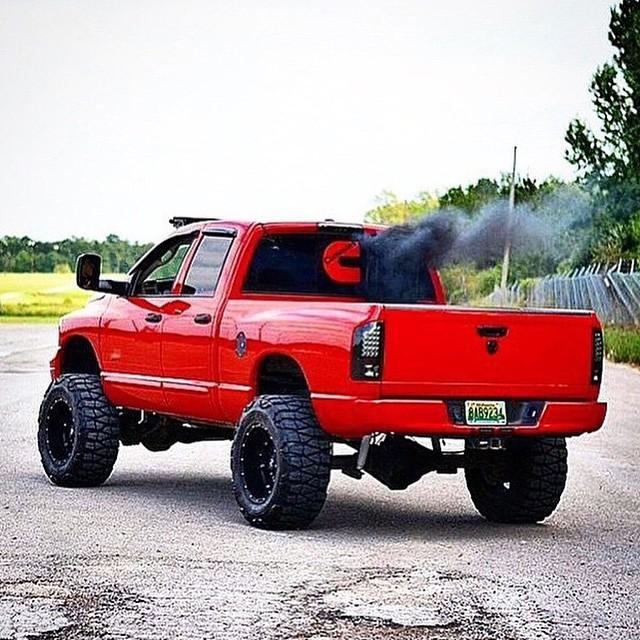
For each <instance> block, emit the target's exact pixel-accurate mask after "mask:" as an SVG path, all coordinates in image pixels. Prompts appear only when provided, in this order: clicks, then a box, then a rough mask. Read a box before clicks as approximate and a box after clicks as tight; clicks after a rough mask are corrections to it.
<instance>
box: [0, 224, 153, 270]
mask: <svg viewBox="0 0 640 640" xmlns="http://www.w3.org/2000/svg"><path fill="white" fill-rule="evenodd" d="M150 246H151V245H150V244H142V243H138V242H129V241H128V240H123V239H122V238H120V237H118V236H117V235H113V234H111V235H108V236H107V237H106V238H105V239H104V240H102V241H100V240H87V239H86V238H67V239H65V240H60V241H58V242H41V241H39V240H33V239H32V238H29V237H28V236H23V237H21V238H18V237H15V236H4V237H2V238H0V271H13V272H19V273H20V272H29V271H34V272H35V271H37V272H45V273H49V272H57V273H66V272H70V271H72V270H73V269H74V267H75V262H76V258H77V257H78V255H79V254H81V253H99V254H100V255H101V256H102V270H103V271H104V272H105V273H125V272H126V271H128V270H129V268H130V267H131V266H132V265H133V263H134V262H135V261H136V260H137V259H138V258H139V257H140V256H141V255H142V254H143V253H144V252H145V251H147V250H148V249H149V248H150Z"/></svg>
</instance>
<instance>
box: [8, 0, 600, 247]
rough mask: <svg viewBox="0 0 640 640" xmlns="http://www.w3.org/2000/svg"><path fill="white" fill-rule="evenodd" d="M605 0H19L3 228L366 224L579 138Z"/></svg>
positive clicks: (14, 7) (57, 232) (547, 160)
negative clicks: (392, 206)
mask: <svg viewBox="0 0 640 640" xmlns="http://www.w3.org/2000/svg"><path fill="white" fill-rule="evenodd" d="M609 5H610V2H608V1H603V0H580V1H576V0H564V1H562V2H558V0H529V1H523V0H517V1H514V0H499V1H493V2H492V1H486V2H480V1H478V0H447V1H446V2H441V1H431V0H384V1H383V0H364V1H362V2H358V1H353V0H322V1H315V2H314V1H310V0H307V1H300V0H287V1H278V0H275V1H274V0H268V1H266V2H265V1H264V0H261V1H257V0H256V1H253V2H251V1H242V0H228V1H221V0H218V1H216V0H190V1H189V0H174V1H161V0H149V1H147V0H120V1H111V2H107V1H102V0H101V1H93V0H77V1H73V2H72V1H68V0H49V1H44V0H41V1H35V0H0V142H1V145H2V146H1V147H0V235H5V234H16V235H23V234H28V235H31V236H32V237H35V238H37V239H43V240H45V239H56V238H61V237H65V236H68V235H71V234H74V235H84V236H89V237H103V236H104V235H106V234H107V233H117V234H119V235H121V236H123V237H127V238H131V239H143V240H155V239H159V238H161V237H162V236H163V235H164V234H165V233H166V232H167V231H168V229H169V227H168V224H167V219H168V218H169V217H170V216H172V215H175V214H183V215H213V216H230V217H237V218H242V219H248V218H253V219H280V218H282V219H293V218H299V219H317V218H324V217H334V218H337V219H343V220H360V219H362V216H363V214H364V212H365V211H366V210H367V209H369V208H371V207H372V205H373V204H374V203H375V198H376V196H377V195H378V194H379V193H380V192H381V191H382V190H385V189H387V190H392V191H394V192H396V193H397V194H398V195H400V196H402V197H411V196H412V195H414V194H415V193H417V192H419V191H421V190H431V191H436V190H439V191H442V190H444V189H446V188H447V187H449V186H453V185H457V184H461V183H462V184H464V183H467V182H469V181H471V180H475V179H477V178H479V177H481V176H490V177H493V176H498V175H499V174H500V172H502V171H506V170H508V169H509V165H510V161H511V149H512V146H513V145H514V144H517V145H518V146H519V158H520V172H521V173H529V174H530V175H532V176H534V177H544V176H546V175H548V174H550V173H553V174H555V175H559V176H561V177H571V175H572V172H571V167H570V166H568V165H567V164H566V162H565V161H564V159H563V152H564V147H565V145H564V141H563V136H564V132H565V130H566V127H567V124H568V122H569V120H570V119H571V118H573V117H574V116H576V115H583V116H588V115H589V113H590V102H589V96H588V93H587V87H588V83H589V80H590V77H591V75H592V73H593V72H594V70H595V67H596V66H597V65H599V64H601V63H602V62H603V61H604V60H605V59H607V58H608V57H610V55H611V53H612V51H611V48H610V46H609V44H608V42H607V38H606V32H607V24H608V19H609Z"/></svg>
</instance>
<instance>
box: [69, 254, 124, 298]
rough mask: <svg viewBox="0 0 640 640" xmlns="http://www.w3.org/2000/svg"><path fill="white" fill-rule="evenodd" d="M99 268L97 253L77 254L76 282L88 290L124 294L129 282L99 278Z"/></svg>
mask: <svg viewBox="0 0 640 640" xmlns="http://www.w3.org/2000/svg"><path fill="white" fill-rule="evenodd" d="M101 270H102V258H101V257H100V256H99V255H98V254H97V253H83V254H81V255H79V256H78V261H77V262H76V284H77V285H78V286H79V287H80V288H81V289H87V290H88V291H100V292H102V293H113V294H115V295H118V296H126V295H127V290H128V288H129V283H128V282H121V281H119V280H101V279H100V272H101Z"/></svg>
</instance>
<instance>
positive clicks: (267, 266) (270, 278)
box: [244, 233, 361, 297]
mask: <svg viewBox="0 0 640 640" xmlns="http://www.w3.org/2000/svg"><path fill="white" fill-rule="evenodd" d="M351 239H353V236H351V235H348V236H347V235H340V234H335V233H286V234H284V233H283V234H279V235H271V236H265V237H264V238H263V239H262V240H261V241H260V244H259V245H258V248H257V249H256V252H255V254H254V256H253V261H252V263H251V267H250V268H249V274H248V276H247V279H246V281H245V285H244V291H246V292H251V293H291V294H307V295H322V296H351V297H360V296H361V293H360V290H359V286H358V285H352V284H340V283H337V282H334V281H333V280H331V278H329V276H328V275H327V274H326V272H325V270H324V267H323V265H322V256H323V253H324V250H325V249H326V248H327V245H329V244H331V243H332V242H334V241H335V240H351Z"/></svg>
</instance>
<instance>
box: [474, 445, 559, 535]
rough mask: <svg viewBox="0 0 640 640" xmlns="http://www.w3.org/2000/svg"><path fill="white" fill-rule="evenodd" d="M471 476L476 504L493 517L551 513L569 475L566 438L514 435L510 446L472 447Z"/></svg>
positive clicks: (510, 519)
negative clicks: (493, 447)
mask: <svg viewBox="0 0 640 640" xmlns="http://www.w3.org/2000/svg"><path fill="white" fill-rule="evenodd" d="M465 456H466V462H465V478H466V481H467V488H468V489H469V493H470V494H471V500H472V501H473V504H474V505H475V507H476V509H477V510H478V511H479V512H480V513H481V514H482V515H483V516H484V517H485V518H486V519H487V520H491V521H493V522H505V523H514V524H527V523H534V522H540V521H541V520H544V519H545V518H547V517H549V516H550V515H551V514H552V513H553V511H554V510H555V508H556V507H557V506H558V503H559V502H560V497H561V496H562V492H563V491H564V487H565V483H566V479H567V445H566V442H565V439H564V438H514V439H511V440H508V441H507V445H506V450H505V451H482V450H475V449H469V448H468V449H467V450H466V453H465Z"/></svg>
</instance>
